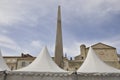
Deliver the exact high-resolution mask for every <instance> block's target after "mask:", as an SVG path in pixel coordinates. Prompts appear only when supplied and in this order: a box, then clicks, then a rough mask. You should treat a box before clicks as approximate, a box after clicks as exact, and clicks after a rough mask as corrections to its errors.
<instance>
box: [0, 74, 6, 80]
mask: <svg viewBox="0 0 120 80" xmlns="http://www.w3.org/2000/svg"><path fill="white" fill-rule="evenodd" d="M5 79H6V74H5V72H0V80H5Z"/></svg>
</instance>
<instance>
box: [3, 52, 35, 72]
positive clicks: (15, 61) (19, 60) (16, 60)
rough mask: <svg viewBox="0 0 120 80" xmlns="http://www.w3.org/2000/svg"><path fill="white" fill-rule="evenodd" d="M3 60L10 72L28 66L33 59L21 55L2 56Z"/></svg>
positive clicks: (27, 55) (26, 55)
mask: <svg viewBox="0 0 120 80" xmlns="http://www.w3.org/2000/svg"><path fill="white" fill-rule="evenodd" d="M4 59H5V61H6V63H7V65H8V67H9V68H10V69H11V70H16V69H20V68H23V67H25V66H27V65H29V64H30V63H31V62H32V61H33V60H34V59H35V57H33V56H31V55H29V54H23V53H22V54H21V56H4Z"/></svg>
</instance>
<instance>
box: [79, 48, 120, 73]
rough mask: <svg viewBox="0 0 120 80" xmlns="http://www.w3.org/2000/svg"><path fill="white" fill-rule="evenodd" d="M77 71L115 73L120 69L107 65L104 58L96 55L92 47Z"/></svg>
mask: <svg viewBox="0 0 120 80" xmlns="http://www.w3.org/2000/svg"><path fill="white" fill-rule="evenodd" d="M77 72H83V73H93V72H99V73H104V72H105V73H114V72H115V73H117V72H120V70H118V69H116V68H113V67H111V66H109V65H107V64H106V63H104V62H103V61H102V60H100V58H99V57H98V56H97V55H96V53H95V52H94V51H93V49H92V48H91V47H90V49H89V51H88V55H87V57H86V59H85V61H84V63H83V64H82V66H81V67H80V68H79V69H78V71H77Z"/></svg>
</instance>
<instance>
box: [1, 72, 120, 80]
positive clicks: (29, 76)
mask: <svg viewBox="0 0 120 80" xmlns="http://www.w3.org/2000/svg"><path fill="white" fill-rule="evenodd" d="M0 80H120V73H78V74H76V73H73V74H68V73H48V72H46V73H40V72H39V73H37V72H9V73H8V74H7V77H6V79H5V78H4V74H2V75H1V73H0Z"/></svg>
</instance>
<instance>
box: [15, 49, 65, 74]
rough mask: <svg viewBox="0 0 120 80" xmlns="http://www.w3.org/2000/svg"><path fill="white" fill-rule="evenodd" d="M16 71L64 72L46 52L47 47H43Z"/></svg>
mask: <svg viewBox="0 0 120 80" xmlns="http://www.w3.org/2000/svg"><path fill="white" fill-rule="evenodd" d="M16 71H30V72H66V71H64V70H62V69H61V68H59V67H58V66H57V65H56V63H55V62H54V61H53V60H52V58H51V56H50V55H49V53H48V50H47V47H45V48H43V49H42V51H41V53H40V54H39V55H38V57H37V58H36V59H35V60H34V61H33V62H32V63H31V64H30V65H28V66H27V67H24V68H22V69H19V70H16Z"/></svg>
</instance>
